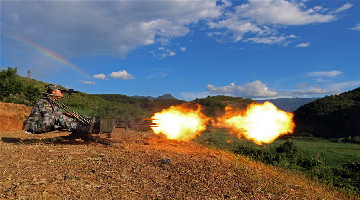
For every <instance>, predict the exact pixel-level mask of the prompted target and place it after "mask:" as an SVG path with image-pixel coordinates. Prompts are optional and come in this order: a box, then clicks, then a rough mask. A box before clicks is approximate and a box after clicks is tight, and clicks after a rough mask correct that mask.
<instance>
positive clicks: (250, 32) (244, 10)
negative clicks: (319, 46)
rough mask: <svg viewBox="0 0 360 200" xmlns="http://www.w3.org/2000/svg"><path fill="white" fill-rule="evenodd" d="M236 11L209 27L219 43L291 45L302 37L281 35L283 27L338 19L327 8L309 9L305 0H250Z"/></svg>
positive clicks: (212, 35) (214, 21) (211, 22)
mask: <svg viewBox="0 0 360 200" xmlns="http://www.w3.org/2000/svg"><path fill="white" fill-rule="evenodd" d="M234 10H235V11H234V12H232V11H231V10H228V11H227V12H226V13H225V14H224V17H223V18H221V19H219V20H213V21H209V22H208V26H209V28H210V29H215V30H214V31H213V32H210V33H208V36H210V37H214V38H216V39H217V40H219V41H230V42H239V41H244V42H253V43H262V44H270V45H271V44H283V46H287V45H288V44H289V43H290V41H289V40H292V39H296V38H298V36H295V35H294V34H290V35H284V34H281V33H279V31H278V30H279V28H284V27H285V26H287V25H293V26H295V25H308V24H314V23H326V22H330V21H333V20H335V19H336V16H335V15H333V14H329V12H328V13H325V11H326V9H324V8H322V7H321V6H315V7H314V8H310V9H306V6H305V4H304V2H303V1H285V0H266V1H259V0H249V1H248V3H243V4H241V5H239V6H236V7H235V8H234ZM324 13H325V14H324Z"/></svg>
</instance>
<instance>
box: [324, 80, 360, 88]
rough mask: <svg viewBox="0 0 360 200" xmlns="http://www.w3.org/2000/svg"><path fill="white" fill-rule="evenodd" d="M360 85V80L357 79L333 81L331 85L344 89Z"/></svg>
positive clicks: (331, 86)
mask: <svg viewBox="0 0 360 200" xmlns="http://www.w3.org/2000/svg"><path fill="white" fill-rule="evenodd" d="M359 86H360V80H355V81H345V82H339V83H333V84H331V85H330V86H329V87H330V88H332V89H334V90H344V89H347V88H354V87H359Z"/></svg>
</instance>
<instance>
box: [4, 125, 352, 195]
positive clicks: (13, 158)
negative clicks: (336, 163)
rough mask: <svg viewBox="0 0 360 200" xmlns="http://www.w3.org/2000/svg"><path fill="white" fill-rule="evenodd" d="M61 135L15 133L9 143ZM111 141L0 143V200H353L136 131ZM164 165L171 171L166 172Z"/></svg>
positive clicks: (231, 158) (316, 185) (245, 161)
mask: <svg viewBox="0 0 360 200" xmlns="http://www.w3.org/2000/svg"><path fill="white" fill-rule="evenodd" d="M59 134H61V133H50V134H44V135H25V134H22V135H21V134H20V133H14V135H13V136H12V137H19V138H25V137H26V138H28V139H30V138H41V137H55V136H57V135H59ZM62 134H64V133H62ZM65 134H68V133H65ZM11 135H12V133H6V134H5V133H2V134H1V136H2V137H4V136H6V137H11ZM113 138H114V141H116V142H117V143H114V144H113V146H112V147H106V146H103V145H101V144H96V143H85V142H83V141H80V140H79V141H63V142H58V143H48V144H32V145H26V144H19V145H16V144H13V143H5V142H2V141H0V151H1V156H0V198H11V199H14V198H15V199H57V198H58V199H296V198H299V199H347V198H349V197H347V196H346V195H344V194H342V193H340V192H336V191H333V190H331V189H329V188H327V187H326V186H323V185H321V184H319V183H316V182H313V181H310V180H308V179H306V178H304V177H302V176H299V175H296V174H292V173H291V172H287V171H284V170H280V169H276V168H273V167H269V166H265V165H263V164H260V163H256V162H253V161H251V160H249V159H247V158H244V157H237V156H235V155H233V154H230V153H227V152H222V151H217V150H211V149H207V148H205V147H203V146H201V145H199V144H196V143H185V142H176V141H169V140H166V139H164V138H162V137H160V136H156V135H153V134H152V133H150V132H136V131H131V130H127V131H125V130H121V131H117V132H115V133H114V134H113ZM163 158H168V159H170V160H171V164H161V163H160V162H159V160H161V159H163Z"/></svg>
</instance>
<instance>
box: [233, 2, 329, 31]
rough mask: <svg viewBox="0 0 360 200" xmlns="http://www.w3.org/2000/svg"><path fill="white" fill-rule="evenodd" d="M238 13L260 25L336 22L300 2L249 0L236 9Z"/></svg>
mask: <svg viewBox="0 0 360 200" xmlns="http://www.w3.org/2000/svg"><path fill="white" fill-rule="evenodd" d="M236 13H237V14H238V15H241V16H243V17H249V18H251V19H255V20H256V21H257V22H258V23H259V24H279V25H305V24H311V23H324V22H329V21H332V20H334V18H335V17H334V16H333V15H326V14H319V13H316V11H315V10H314V9H308V10H305V9H304V8H303V4H302V3H301V2H299V1H291V2H290V1H285V0H267V1H258V0H249V3H248V4H243V5H241V6H238V7H237V8H236Z"/></svg>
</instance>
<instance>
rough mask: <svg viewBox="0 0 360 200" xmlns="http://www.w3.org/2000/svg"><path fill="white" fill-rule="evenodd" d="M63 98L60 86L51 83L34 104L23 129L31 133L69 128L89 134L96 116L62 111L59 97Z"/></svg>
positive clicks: (72, 130) (75, 132) (74, 132)
mask: <svg viewBox="0 0 360 200" xmlns="http://www.w3.org/2000/svg"><path fill="white" fill-rule="evenodd" d="M60 98H63V93H62V91H61V90H60V87H59V86H58V85H56V84H49V86H48V91H47V94H46V95H44V96H43V97H41V98H40V99H39V100H38V101H37V102H36V103H35V105H34V107H33V108H32V110H31V113H30V115H29V117H28V118H27V120H25V121H24V124H23V130H25V131H27V132H31V133H35V134H38V133H45V132H50V131H54V130H59V129H67V130H68V131H71V132H72V133H73V135H74V134H78V135H88V134H90V133H91V132H92V131H93V127H94V123H95V118H93V117H92V118H85V117H83V116H81V115H79V114H77V113H75V112H72V113H68V112H65V113H64V112H62V110H61V108H60V107H59V103H61V102H60V101H59V100H58V99H60Z"/></svg>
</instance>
